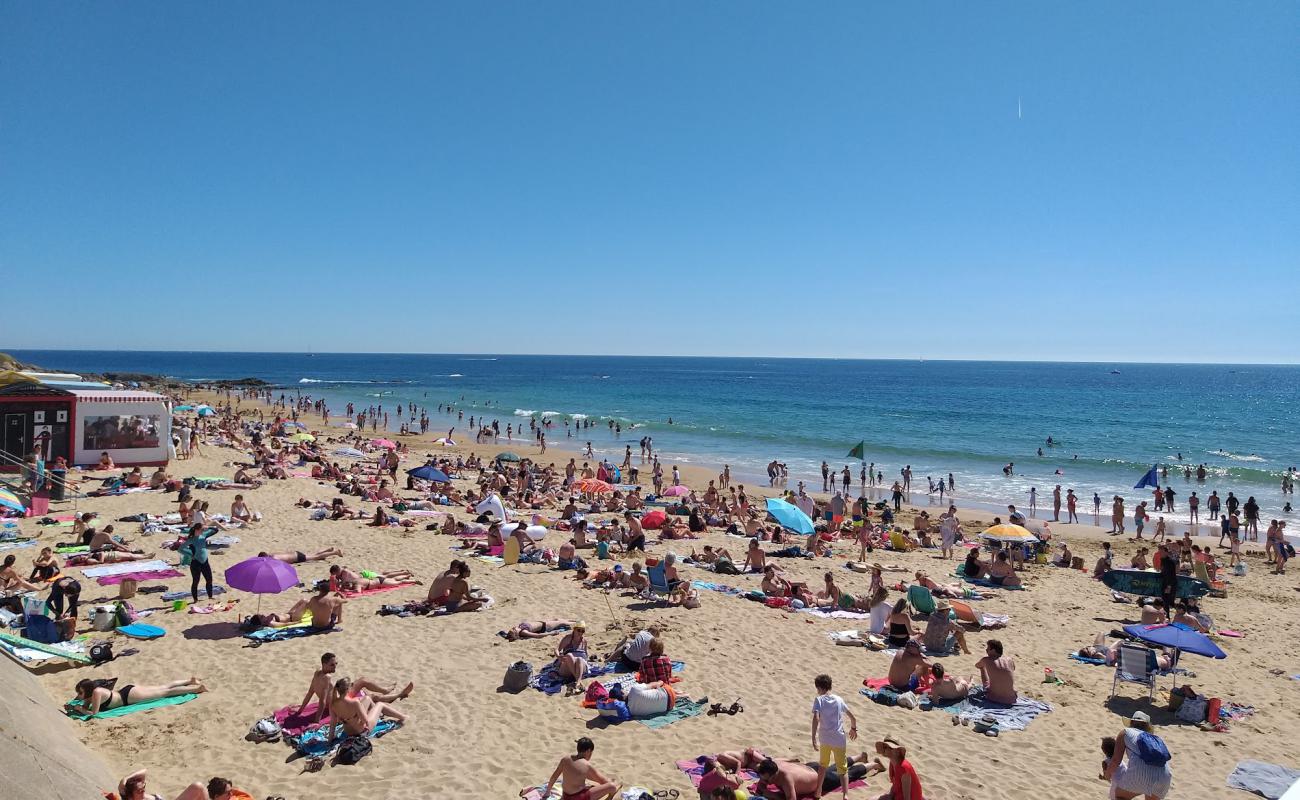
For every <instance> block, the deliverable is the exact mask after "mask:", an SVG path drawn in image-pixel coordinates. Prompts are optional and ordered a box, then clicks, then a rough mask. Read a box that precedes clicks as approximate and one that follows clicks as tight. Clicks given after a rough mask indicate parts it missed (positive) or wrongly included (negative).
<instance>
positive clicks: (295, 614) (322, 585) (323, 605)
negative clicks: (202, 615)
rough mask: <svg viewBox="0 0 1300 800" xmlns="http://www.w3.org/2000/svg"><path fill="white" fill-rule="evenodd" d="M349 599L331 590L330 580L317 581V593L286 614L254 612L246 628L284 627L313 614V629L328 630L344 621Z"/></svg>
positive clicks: (247, 620) (294, 606)
mask: <svg viewBox="0 0 1300 800" xmlns="http://www.w3.org/2000/svg"><path fill="white" fill-rule="evenodd" d="M346 602H347V601H346V600H344V599H343V598H342V597H340V596H339V595H338V594H337V593H335V592H333V591H331V590H330V584H329V581H318V582H317V583H316V594H315V595H313V596H312V597H310V598H308V599H306V600H299V601H297V602H296V603H294V604H293V605H292V606H290V607H289V611H288V613H286V614H254V615H253V616H251V617H249V618H248V619H246V620H244V623H243V627H244V629H245V630H249V631H256V630H261V629H262V628H267V627H284V626H286V625H294V624H296V623H299V622H302V620H303V618H304V617H306V616H307V615H308V614H310V615H311V623H310V625H311V628H312V630H317V631H320V630H326V629H328V628H333V627H334V626H335V625H338V624H339V623H341V622H343V604H344V603H346Z"/></svg>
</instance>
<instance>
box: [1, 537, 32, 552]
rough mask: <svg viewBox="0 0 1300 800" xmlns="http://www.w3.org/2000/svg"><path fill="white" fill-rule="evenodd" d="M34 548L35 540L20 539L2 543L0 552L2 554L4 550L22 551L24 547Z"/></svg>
mask: <svg viewBox="0 0 1300 800" xmlns="http://www.w3.org/2000/svg"><path fill="white" fill-rule="evenodd" d="M35 546H36V540H35V539H20V540H17V541H12V542H4V543H3V544H0V552H4V551H5V550H22V549H23V548H24V547H35Z"/></svg>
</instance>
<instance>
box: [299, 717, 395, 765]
mask: <svg viewBox="0 0 1300 800" xmlns="http://www.w3.org/2000/svg"><path fill="white" fill-rule="evenodd" d="M401 724H402V723H400V722H396V721H394V720H391V719H381V720H379V722H378V723H376V724H375V727H374V729H373V730H371V731H370V733H368V734H366V736H367V737H369V738H371V739H378V738H379V737H380V736H383V735H384V734H386V733H388V732H389V731H393V730H396V729H397V728H399V727H401ZM329 733H330V732H329V731H328V730H326V729H325V728H323V727H322V728H313V729H311V730H309V731H307V732H305V733H303V734H302V735H301V736H297V737H294V738H293V741H292V742H291V744H292V745H293V747H294V749H295V750H297V751H298V752H299V753H302V754H303V755H305V756H307V757H309V758H324V757H326V756H328V755H330V754H331V753H333V752H334V751H335V750H337V749H339V747H340V746H342V744H343V742H345V741H346V740H347V738H348V737H346V736H344V735H343V726H342V725H335V726H334V736H333V738H331V737H330V736H329Z"/></svg>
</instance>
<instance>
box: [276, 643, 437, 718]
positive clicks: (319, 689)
mask: <svg viewBox="0 0 1300 800" xmlns="http://www.w3.org/2000/svg"><path fill="white" fill-rule="evenodd" d="M338 666H339V662H338V657H337V656H335V655H334V654H333V653H324V654H323V655H321V657H320V669H318V670H316V671H315V672H314V673H312V676H311V683H310V684H309V685H308V686H307V695H306V696H305V697H303V699H302V705H300V706H298V710H297V711H295V712H294V715H295V716H298V715H301V714H302V712H303V709H305V708H307V705H308V704H309V703H311V701H312V698H313V697H315V698H318V699H319V701H320V702H319V704H318V710H317V712H316V719H317V720H320V719H323V718H324V716H325V711H326V709H327V708H328V706H329V701H330V697H331V692H332V691H333V689H332V687H331V686H330V677H331V676H332V675H333V674H334V672H335V671H336V670H337V669H338ZM414 690H415V684H414V683H408V684H406V686H404V687H402V688H401V689H400V690H399V689H398V688H397V687H395V686H394V687H393V688H391V689H386V688H384V687H383V686H381V685H379V684H378V683H375V682H374V681H372V680H370V679H369V678H366V677H358V678H357V679H356V680H354V681H352V682H351V683H350V684H349V685H348V688H347V694H348V696H349V697H355V696H356V695H358V694H360V693H361V692H366V693H367V695H368V696H369V697H370V699H371V700H373V701H375V702H377V703H392V702H394V701H396V700H402V699H405V698H406V697H408V696H409V695H410V694H411V692H412V691H414Z"/></svg>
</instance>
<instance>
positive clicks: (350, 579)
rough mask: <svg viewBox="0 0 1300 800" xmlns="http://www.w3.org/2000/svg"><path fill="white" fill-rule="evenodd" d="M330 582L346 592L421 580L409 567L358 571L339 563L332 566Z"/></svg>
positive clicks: (416, 582)
mask: <svg viewBox="0 0 1300 800" xmlns="http://www.w3.org/2000/svg"><path fill="white" fill-rule="evenodd" d="M330 582H331V583H334V584H336V585H337V586H338V588H339V589H341V590H343V591H346V592H364V591H365V590H367V589H378V588H380V587H382V586H389V585H392V584H394V583H415V584H418V583H419V581H417V580H415V574H414V573H413V572H411V571H410V570H409V569H392V570H389V571H387V572H371V571H369V570H361V571H360V572H357V571H355V570H352V569H349V568H348V567H340V566H339V565H338V564H335V565H334V566H332V567H330Z"/></svg>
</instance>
